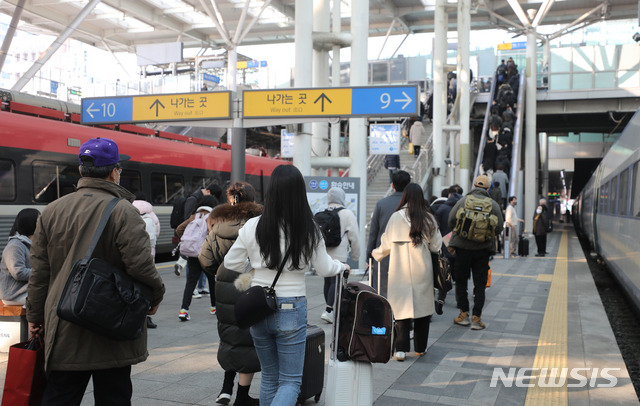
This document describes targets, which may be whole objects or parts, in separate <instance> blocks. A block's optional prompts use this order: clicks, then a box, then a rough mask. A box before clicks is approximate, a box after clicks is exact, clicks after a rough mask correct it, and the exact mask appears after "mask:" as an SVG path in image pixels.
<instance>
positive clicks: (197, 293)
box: [191, 290, 202, 299]
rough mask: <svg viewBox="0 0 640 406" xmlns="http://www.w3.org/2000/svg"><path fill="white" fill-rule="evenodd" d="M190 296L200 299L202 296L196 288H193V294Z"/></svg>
mask: <svg viewBox="0 0 640 406" xmlns="http://www.w3.org/2000/svg"><path fill="white" fill-rule="evenodd" d="M191 297H192V298H194V299H200V298H201V297H202V295H201V294H200V292H198V291H197V290H194V291H193V295H192V296H191Z"/></svg>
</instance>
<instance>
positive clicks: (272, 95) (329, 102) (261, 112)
mask: <svg viewBox="0 0 640 406" xmlns="http://www.w3.org/2000/svg"><path fill="white" fill-rule="evenodd" d="M351 93H352V92H351V88H326V89H271V90H250V91H245V92H244V93H243V111H244V117H247V118H250V117H291V116H307V117H317V116H345V115H350V114H351Z"/></svg>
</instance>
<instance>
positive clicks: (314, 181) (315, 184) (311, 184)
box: [309, 180, 318, 190]
mask: <svg viewBox="0 0 640 406" xmlns="http://www.w3.org/2000/svg"><path fill="white" fill-rule="evenodd" d="M309 187H310V188H311V189H313V190H315V189H317V188H318V181H317V180H312V181H311V182H309Z"/></svg>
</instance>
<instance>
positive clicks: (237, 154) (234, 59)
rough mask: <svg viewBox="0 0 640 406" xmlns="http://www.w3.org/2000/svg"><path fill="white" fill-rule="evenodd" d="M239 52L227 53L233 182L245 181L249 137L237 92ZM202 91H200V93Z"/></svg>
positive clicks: (229, 136)
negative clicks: (231, 119) (231, 118)
mask: <svg viewBox="0 0 640 406" xmlns="http://www.w3.org/2000/svg"><path fill="white" fill-rule="evenodd" d="M237 77H238V51H237V50H236V48H235V47H233V48H231V49H229V50H228V51H227V87H228V89H229V90H230V91H231V97H232V99H231V100H232V101H231V105H232V107H231V109H232V110H233V112H232V114H233V117H235V118H234V119H233V128H229V129H227V143H228V144H230V145H231V182H235V181H244V180H245V156H246V150H247V136H246V132H245V129H244V128H242V119H241V118H240V115H239V112H238V111H237V106H238V102H237V100H239V97H240V95H239V94H238V92H237V88H238V85H237ZM199 90H200V89H198V91H199Z"/></svg>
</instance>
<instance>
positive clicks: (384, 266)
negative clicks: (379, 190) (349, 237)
mask: <svg viewBox="0 0 640 406" xmlns="http://www.w3.org/2000/svg"><path fill="white" fill-rule="evenodd" d="M401 199H402V192H394V193H393V194H392V195H390V196H387V197H385V198H383V199H380V200H379V201H378V203H376V207H375V209H374V210H373V214H372V215H371V224H370V225H369V239H368V242H367V258H370V257H371V251H373V250H374V249H375V248H377V247H379V246H380V237H382V234H383V233H384V231H385V230H386V228H387V223H388V222H389V219H390V218H391V215H392V214H393V213H394V212H395V211H396V209H397V208H398V205H399V204H400V200H401ZM380 274H381V275H382V277H381V282H380V292H379V293H380V294H381V295H383V296H386V293H387V289H386V281H387V275H388V274H389V257H386V258H384V259H383V260H382V261H381V262H380ZM372 276H374V275H372ZM373 280H374V284H373V285H374V286H373V287H374V288H377V277H374V279H373Z"/></svg>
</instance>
